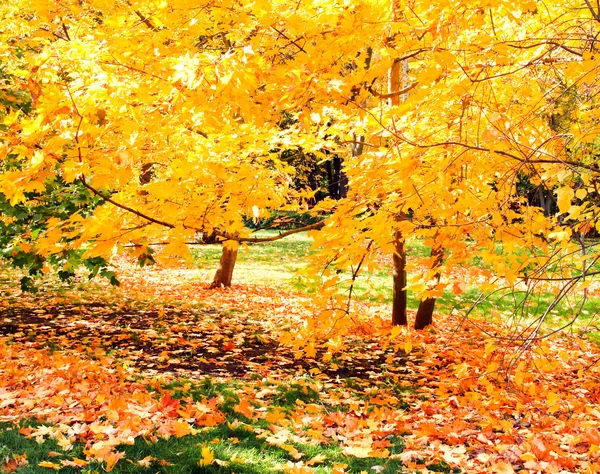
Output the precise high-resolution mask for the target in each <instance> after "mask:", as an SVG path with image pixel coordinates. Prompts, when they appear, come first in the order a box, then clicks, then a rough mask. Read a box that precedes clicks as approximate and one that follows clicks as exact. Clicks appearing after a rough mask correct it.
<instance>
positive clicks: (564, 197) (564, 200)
mask: <svg viewBox="0 0 600 474" xmlns="http://www.w3.org/2000/svg"><path fill="white" fill-rule="evenodd" d="M556 196H557V203H558V210H559V211H560V213H561V214H564V213H565V212H568V211H569V208H570V207H571V200H572V199H573V196H575V191H573V188H570V187H569V186H563V187H562V188H560V189H558V190H557V191H556Z"/></svg>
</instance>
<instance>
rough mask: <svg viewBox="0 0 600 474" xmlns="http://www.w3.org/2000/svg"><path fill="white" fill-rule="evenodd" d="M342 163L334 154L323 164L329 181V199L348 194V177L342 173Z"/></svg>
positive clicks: (343, 196) (339, 197)
mask: <svg viewBox="0 0 600 474" xmlns="http://www.w3.org/2000/svg"><path fill="white" fill-rule="evenodd" d="M359 154H360V153H359ZM354 156H358V155H354ZM342 165H343V161H342V158H340V157H338V156H334V157H333V158H332V159H331V160H329V161H327V162H326V164H325V166H326V170H327V180H328V181H329V182H328V186H327V190H328V191H329V197H330V198H331V199H336V200H337V199H343V198H345V197H346V196H348V177H347V176H346V173H344V170H343V169H342Z"/></svg>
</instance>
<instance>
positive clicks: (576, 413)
mask: <svg viewBox="0 0 600 474" xmlns="http://www.w3.org/2000/svg"><path fill="white" fill-rule="evenodd" d="M121 265H122V268H121V271H122V277H121V279H122V285H121V287H120V288H119V289H110V288H107V287H104V286H101V285H86V286H85V287H84V288H83V289H84V290H85V291H81V289H82V288H80V289H79V291H76V290H77V289H74V290H60V289H57V288H55V287H53V286H49V287H47V288H43V289H42V291H41V292H40V293H38V294H37V295H26V294H21V293H20V292H19V291H18V290H17V289H16V285H14V284H12V282H11V281H5V282H4V283H3V287H2V291H3V293H2V297H1V299H0V422H1V423H3V424H2V425H0V472H2V471H4V472H23V473H25V472H45V471H48V472H50V470H60V472H84V473H92V472H96V471H98V472H100V471H101V470H105V471H110V470H114V471H115V472H182V473H183V472H227V473H229V472H236V473H240V472H248V473H254V472H256V473H259V472H290V473H299V474H301V473H310V472H324V473H325V472H331V473H336V474H341V473H344V472H369V473H371V472H376V473H381V472H384V473H385V472H389V473H392V472H433V471H438V472H439V471H445V472H467V473H479V472H497V473H512V472H523V473H535V472H549V473H559V472H563V473H566V472H590V473H591V472H600V453H599V451H600V448H599V446H600V383H599V382H600V351H599V350H598V348H597V347H596V346H595V345H593V344H591V343H589V342H586V341H585V340H582V339H581V338H579V337H575V336H569V335H566V334H562V335H557V336H555V337H552V338H548V339H544V340H526V339H521V340H518V339H515V338H514V337H510V338H509V337H504V336H506V335H508V334H509V333H508V331H507V330H505V328H503V326H502V325H501V324H499V323H496V324H493V325H492V324H491V323H489V322H483V321H471V320H468V319H465V318H463V317H462V316H460V314H458V313H457V314H454V315H446V316H443V315H436V322H435V325H434V327H433V328H430V329H428V330H425V331H421V332H414V331H404V330H402V331H400V330H398V329H395V330H392V328H390V327H389V326H388V325H387V324H386V321H387V313H388V312H389V307H386V306H384V305H382V306H375V305H367V304H364V305H363V307H360V308H359V311H360V313H361V314H360V316H361V318H360V322H359V321H358V320H357V324H356V326H355V327H353V328H349V330H348V335H347V337H346V338H345V339H343V340H336V341H331V340H330V341H327V340H325V341H323V343H322V344H317V345H316V347H314V348H311V349H310V350H307V348H306V347H303V346H302V345H298V344H295V343H294V341H293V340H290V337H289V335H290V334H291V333H293V332H294V330H295V328H298V327H300V326H301V325H302V324H304V323H305V321H306V319H307V318H310V317H311V311H312V310H311V308H310V305H309V304H308V301H307V300H306V299H305V298H304V297H303V296H302V295H300V294H294V293H290V292H286V291H284V290H282V289H278V288H274V287H271V288H265V287H260V286H256V287H254V286H234V287H233V288H231V289H210V288H209V287H208V285H206V284H204V283H200V282H198V281H195V280H194V278H192V277H191V275H190V274H189V273H187V272H186V271H183V270H173V269H161V268H157V267H154V268H151V269H144V270H143V271H141V272H140V271H137V270H134V269H133V267H131V266H129V265H128V264H127V262H121ZM138 270H139V269H138ZM510 334H511V335H513V336H514V331H513V332H511V333H510ZM524 334H525V335H526V334H527V333H524ZM524 344H528V351H527V352H524V353H523V354H521V355H520V357H518V358H517V357H516V355H518V354H519V351H520V348H523V346H524ZM326 354H333V356H326ZM27 443H33V445H37V446H42V447H44V446H45V447H46V448H45V449H41V451H40V450H38V451H35V450H34V451H31V450H29V448H28V447H27V446H29V445H28V444H27ZM38 443H41V444H38ZM33 445H32V446H33ZM20 449H21V450H20ZM31 449H33V448H31ZM28 450H29V451H28ZM32 452H35V453H37V454H31V453H32ZM26 453H30V454H29V455H27V454H26ZM261 466H262V467H261ZM265 466H266V468H265ZM264 469H266V470H264Z"/></svg>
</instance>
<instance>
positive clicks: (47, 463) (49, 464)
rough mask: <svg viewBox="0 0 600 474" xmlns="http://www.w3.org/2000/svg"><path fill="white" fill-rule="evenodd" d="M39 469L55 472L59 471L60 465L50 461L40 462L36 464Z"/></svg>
mask: <svg viewBox="0 0 600 474" xmlns="http://www.w3.org/2000/svg"><path fill="white" fill-rule="evenodd" d="M38 466H40V467H47V468H48V469H54V470H55V471H60V468H61V466H60V464H55V463H53V462H50V461H42V462H40V463H39V464H38Z"/></svg>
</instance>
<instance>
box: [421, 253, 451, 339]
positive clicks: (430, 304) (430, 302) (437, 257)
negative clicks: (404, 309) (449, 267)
mask: <svg viewBox="0 0 600 474" xmlns="http://www.w3.org/2000/svg"><path fill="white" fill-rule="evenodd" d="M431 256H432V257H434V260H433V263H432V266H431V268H433V269H436V270H437V271H436V273H435V280H436V283H439V282H440V276H441V275H440V270H439V269H440V267H441V266H442V262H443V261H444V249H443V248H442V247H439V246H438V247H433V248H432V249H431ZM434 308H435V298H433V297H429V298H425V299H424V300H421V302H420V303H419V309H418V310H417V315H416V317H415V329H423V328H424V327H426V326H429V325H430V324H432V323H433V310H434Z"/></svg>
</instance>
